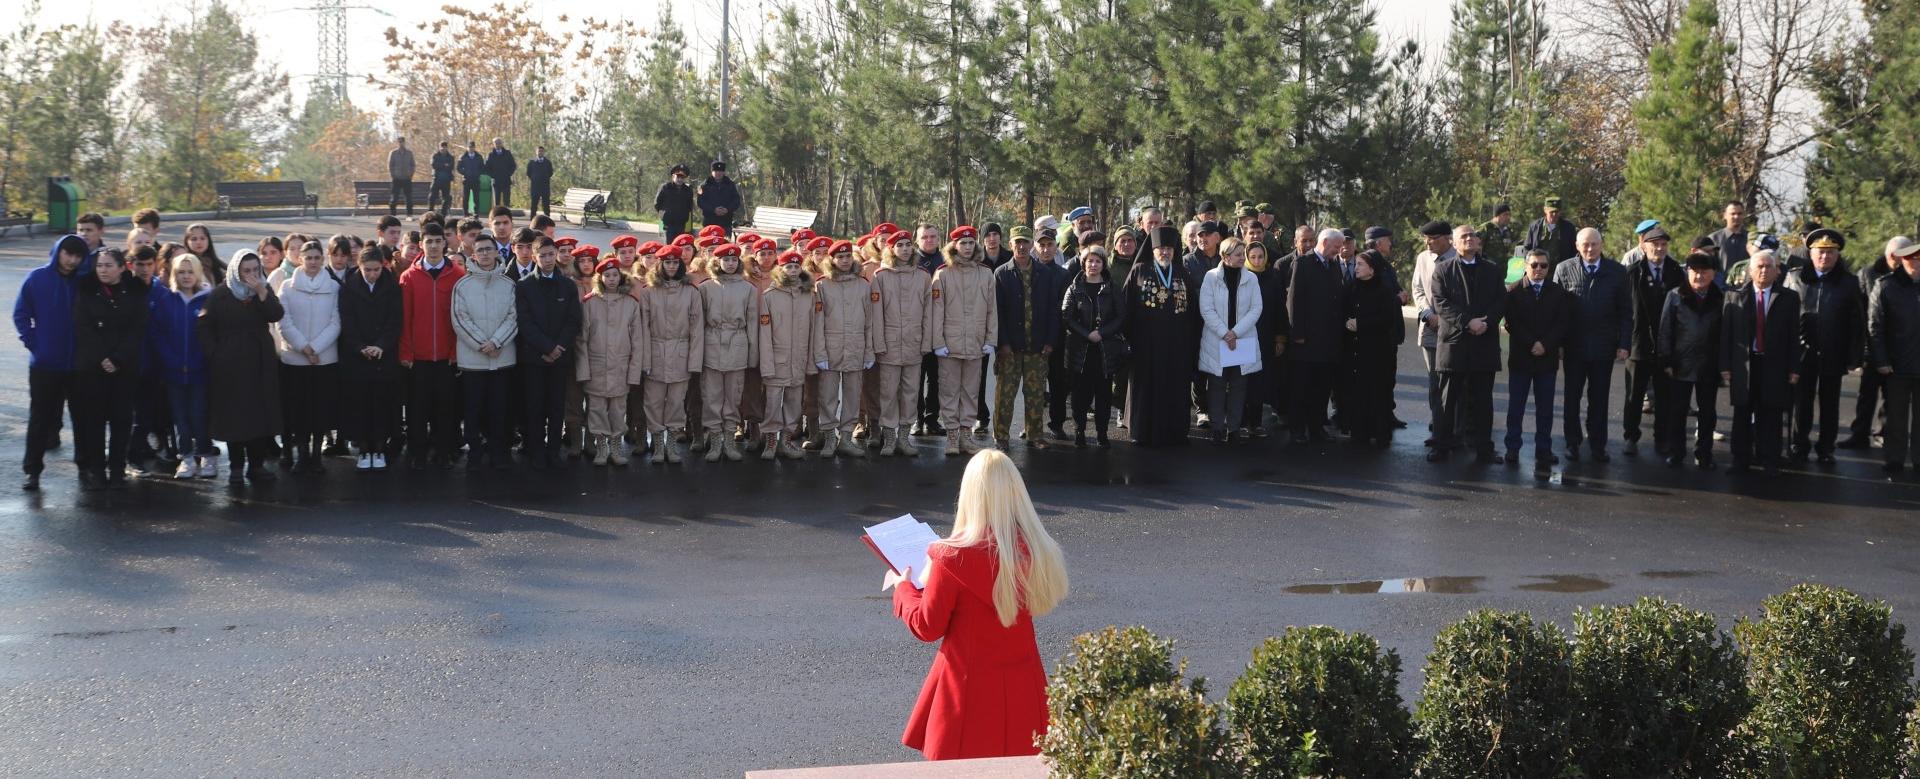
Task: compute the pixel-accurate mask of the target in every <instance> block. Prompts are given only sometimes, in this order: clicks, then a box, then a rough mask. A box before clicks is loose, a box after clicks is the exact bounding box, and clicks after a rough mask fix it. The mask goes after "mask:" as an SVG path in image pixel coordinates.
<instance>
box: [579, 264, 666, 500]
mask: <svg viewBox="0 0 1920 779" xmlns="http://www.w3.org/2000/svg"><path fill="white" fill-rule="evenodd" d="M593 270H594V272H593V293H592V294H590V295H587V299H586V300H585V301H583V302H581V304H580V345H579V347H578V349H576V350H575V354H576V355H577V357H576V358H575V359H574V361H573V365H574V378H575V379H578V380H579V382H580V388H581V391H582V392H583V393H585V395H586V397H587V434H588V435H590V436H592V439H591V440H592V442H593V443H592V448H593V464H594V465H606V464H607V463H608V462H612V463H613V464H614V465H626V464H627V455H626V453H625V452H624V451H622V450H621V447H620V444H619V441H618V440H617V439H618V438H619V436H620V434H622V433H624V432H626V430H627V394H628V393H629V392H630V391H631V388H632V387H633V385H635V384H639V383H641V380H642V379H643V378H644V377H645V376H646V369H647V356H648V355H647V350H646V349H645V348H644V346H643V345H644V344H646V343H647V326H646V318H645V317H642V316H641V315H640V301H637V300H634V299H633V296H632V295H631V294H629V293H630V292H631V290H630V289H629V285H628V282H627V276H626V274H624V273H622V272H620V260H619V258H617V257H609V258H607V259H604V260H601V261H600V264H599V265H596V266H594V269H593Z"/></svg>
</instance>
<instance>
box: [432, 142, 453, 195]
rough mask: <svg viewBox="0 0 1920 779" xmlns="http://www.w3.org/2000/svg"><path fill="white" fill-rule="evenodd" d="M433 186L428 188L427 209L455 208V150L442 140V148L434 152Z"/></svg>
mask: <svg viewBox="0 0 1920 779" xmlns="http://www.w3.org/2000/svg"><path fill="white" fill-rule="evenodd" d="M429 164H430V165H432V166H433V186H430V187H428V188H427V210H428V211H437V212H439V213H446V212H448V211H452V210H453V152H450V151H447V142H446V141H441V142H440V150H439V151H436V152H434V153H433V160H432V161H431V162H430V163H429Z"/></svg>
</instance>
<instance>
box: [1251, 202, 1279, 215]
mask: <svg viewBox="0 0 1920 779" xmlns="http://www.w3.org/2000/svg"><path fill="white" fill-rule="evenodd" d="M1253 210H1255V211H1259V212H1260V213H1263V214H1266V215H1267V216H1279V214H1276V213H1274V212H1273V204H1272V203H1255V204H1253Z"/></svg>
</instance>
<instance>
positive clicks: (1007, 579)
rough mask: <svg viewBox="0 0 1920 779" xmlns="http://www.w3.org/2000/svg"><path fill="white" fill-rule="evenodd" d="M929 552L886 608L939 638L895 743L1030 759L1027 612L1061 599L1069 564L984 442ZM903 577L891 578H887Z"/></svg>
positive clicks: (1040, 701)
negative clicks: (917, 581)
mask: <svg viewBox="0 0 1920 779" xmlns="http://www.w3.org/2000/svg"><path fill="white" fill-rule="evenodd" d="M927 556H928V560H929V563H928V570H927V587H926V589H925V590H920V589H917V588H915V587H914V586H913V585H912V584H905V585H901V586H900V587H898V588H897V589H895V590H894V593H893V613H894V615H895V616H898V617H899V618H900V619H901V620H902V621H904V622H906V623H907V628H908V629H909V630H912V631H913V635H914V637H915V638H918V639H920V640H921V641H929V642H931V641H939V640H941V639H946V640H945V641H944V642H942V643H941V644H940V652H939V654H936V655H935V656H934V658H933V668H932V669H931V670H929V671H928V672H927V681H926V684H925V685H923V686H922V687H921V688H920V699H919V700H918V701H916V702H915V703H914V706H913V716H912V717H910V718H909V719H908V720H907V731H906V733H905V734H904V735H902V736H901V738H900V740H901V743H904V744H906V745H907V746H910V747H913V748H914V749H918V750H920V751H921V752H922V753H924V754H925V755H926V756H927V759H929V760H955V759H961V758H975V757H1008V756H1014V755H1033V754H1038V753H1039V751H1040V750H1039V747H1037V746H1035V741H1036V740H1037V739H1038V738H1039V737H1040V735H1041V734H1044V733H1045V732H1046V730H1047V670H1046V667H1045V666H1044V665H1042V664H1041V662H1040V645H1039V643H1038V642H1037V641H1036V640H1035V639H1034V637H1033V618H1034V617H1035V616H1037V615H1038V616H1044V615H1045V614H1046V613H1047V612H1049V611H1052V610H1053V607H1054V605H1055V604H1058V603H1059V602H1060V599H1061V598H1064V597H1066V594H1067V568H1066V562H1065V560H1064V558H1062V556H1061V554H1060V547H1059V545H1058V544H1055V543H1054V541H1053V537H1052V536H1049V535H1047V529H1046V528H1045V527H1042V526H1041V524H1040V517H1039V515H1038V514H1036V513H1034V510H1033V501H1032V500H1031V499H1030V498H1028V497H1027V486H1026V483H1025V482H1024V481H1022V480H1021V478H1020V472H1019V471H1018V470H1016V469H1014V467H1013V461H1012V460H1009V459H1007V456H1006V455H1005V454H1003V453H1001V452H999V451H998V450H994V449H987V450H985V451H982V452H980V453H979V454H977V455H975V456H974V458H973V460H972V461H971V462H969V463H968V464H967V472H966V475H965V476H963V477H962V478H961V480H960V503H959V506H958V507H957V508H956V509H955V510H954V518H953V534H952V535H950V536H948V537H947V538H946V540H944V541H940V542H938V543H935V544H933V545H932V546H931V547H929V548H928V550H927ZM912 575H913V573H912V571H903V572H901V574H900V575H898V576H896V575H893V574H889V575H888V578H887V585H888V586H893V585H894V584H895V583H897V582H899V581H901V580H902V579H911V577H912Z"/></svg>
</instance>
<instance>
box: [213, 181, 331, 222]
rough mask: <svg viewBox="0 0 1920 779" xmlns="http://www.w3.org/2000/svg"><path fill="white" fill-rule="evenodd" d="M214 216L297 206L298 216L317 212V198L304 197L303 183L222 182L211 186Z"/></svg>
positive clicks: (305, 186)
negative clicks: (240, 209)
mask: <svg viewBox="0 0 1920 779" xmlns="http://www.w3.org/2000/svg"><path fill="white" fill-rule="evenodd" d="M213 194H214V198H215V205H214V215H215V216H218V215H220V214H222V213H224V212H227V211H232V210H234V209H236V208H269V207H274V206H298V207H299V208H300V215H301V216H306V215H307V209H310V208H311V209H313V210H314V211H316V212H318V211H319V210H320V196H319V195H313V194H308V193H307V182H304V181H221V182H217V183H215V184H214V185H213Z"/></svg>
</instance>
